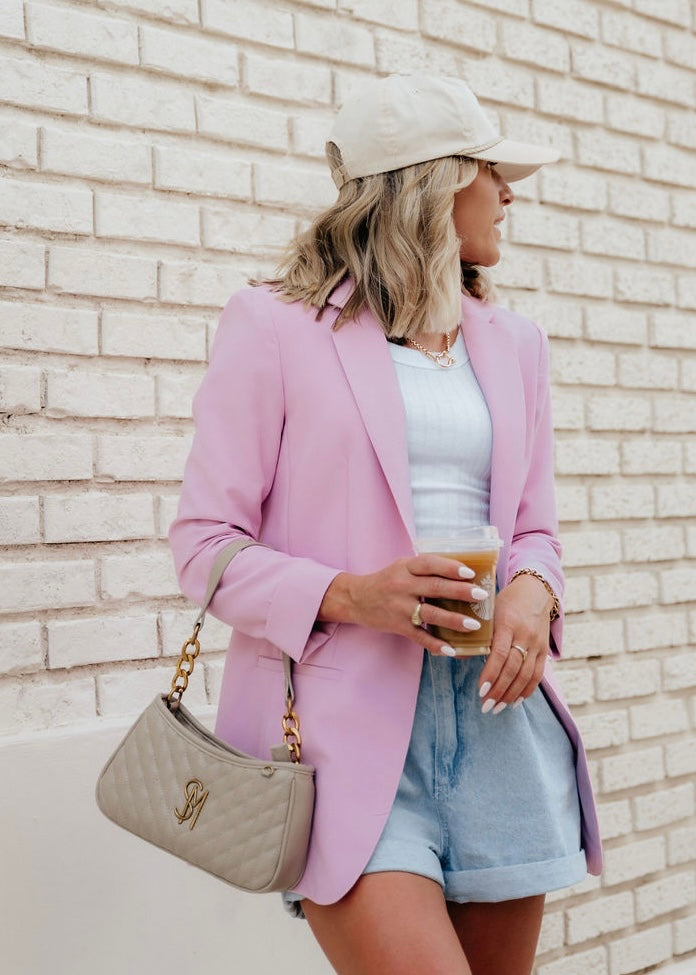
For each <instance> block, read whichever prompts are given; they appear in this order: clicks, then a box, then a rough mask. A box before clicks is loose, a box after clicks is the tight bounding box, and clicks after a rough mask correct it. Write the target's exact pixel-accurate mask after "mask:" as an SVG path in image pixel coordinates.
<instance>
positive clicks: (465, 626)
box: [317, 554, 487, 657]
mask: <svg viewBox="0 0 696 975" xmlns="http://www.w3.org/2000/svg"><path fill="white" fill-rule="evenodd" d="M473 577H474V572H473V571H472V570H471V569H470V568H468V566H466V565H462V563H461V562H458V561H457V560H456V559H448V558H445V557H444V556H441V555H430V554H427V555H414V556H411V557H410V558H404V559H397V560H396V562H392V564H391V565H388V566H387V567H386V568H385V569H382V570H380V571H379V572H373V573H370V574H368V575H352V574H350V573H348V572H340V573H339V574H338V575H337V576H336V577H335V579H334V580H333V582H332V583H331V585H330V586H329V588H328V589H327V590H326V593H325V595H324V599H323V601H322V604H321V606H320V607H319V613H318V615H317V619H318V620H322V621H325V622H338V623H357V624H359V625H360V626H368V627H370V628H371V629H373V630H379V631H380V632H382V633H398V634H399V635H400V636H405V637H408V639H409V640H413V641H414V643H418V644H419V645H420V646H421V647H425V649H426V650H428V651H430V653H433V654H438V655H440V654H444V655H446V656H448V657H453V656H454V655H455V651H454V650H453V649H452V647H449V646H447V645H446V644H443V642H442V640H438V639H437V637H436V636H434V635H433V634H432V633H428V631H427V630H425V629H423V628H422V627H421V626H416V625H414V623H412V622H411V615H412V614H413V612H414V610H415V609H416V606H418V605H420V618H421V621H422V622H423V623H429V624H435V625H436V626H446V627H448V628H449V629H451V630H460V631H461V632H465V631H471V630H474V629H479V628H480V623H478V621H477V620H472V619H469V617H467V616H461V615H459V614H458V613H451V612H449V611H448V610H445V609H440V608H439V607H438V606H432V605H430V603H422V604H421V599H459V600H462V601H464V602H478V601H481V600H484V599H485V598H486V597H487V593H486V591H485V590H484V589H479V588H478V587H476V586H475V585H472V584H471V583H470V582H465V581H463V580H464V579H472V578H473Z"/></svg>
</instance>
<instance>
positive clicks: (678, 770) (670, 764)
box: [665, 737, 696, 778]
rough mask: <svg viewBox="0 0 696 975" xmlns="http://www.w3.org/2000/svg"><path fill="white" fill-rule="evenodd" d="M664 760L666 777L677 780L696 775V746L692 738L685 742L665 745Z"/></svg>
mask: <svg viewBox="0 0 696 975" xmlns="http://www.w3.org/2000/svg"><path fill="white" fill-rule="evenodd" d="M665 759H666V763H667V775H668V776H669V777H670V778H678V777H679V776H682V775H691V776H693V775H695V774H696V745H694V740H693V737H690V738H687V739H686V740H685V741H675V742H670V743H669V744H667V746H666V748H665Z"/></svg>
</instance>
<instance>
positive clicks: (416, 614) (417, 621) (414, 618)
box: [411, 600, 423, 626]
mask: <svg viewBox="0 0 696 975" xmlns="http://www.w3.org/2000/svg"><path fill="white" fill-rule="evenodd" d="M421 605H422V603H421V602H420V600H419V601H418V602H417V603H416V608H415V609H414V610H413V612H412V613H411V622H412V623H413V625H414V626H422V625H423V620H422V619H421V614H420V613H421Z"/></svg>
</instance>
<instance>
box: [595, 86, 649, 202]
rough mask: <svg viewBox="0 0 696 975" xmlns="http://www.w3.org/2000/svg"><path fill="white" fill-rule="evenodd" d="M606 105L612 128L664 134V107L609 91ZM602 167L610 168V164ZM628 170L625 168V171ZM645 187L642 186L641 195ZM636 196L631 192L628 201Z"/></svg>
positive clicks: (636, 133) (631, 200)
mask: <svg viewBox="0 0 696 975" xmlns="http://www.w3.org/2000/svg"><path fill="white" fill-rule="evenodd" d="M606 106H607V122H608V124H609V127H610V128H612V129H617V130H618V131H619V132H630V133H631V134H632V135H639V136H644V137H646V138H649V139H660V138H662V137H663V136H664V132H665V113H664V109H662V108H661V107H659V106H657V105H651V104H650V102H649V101H647V100H646V99H638V98H635V97H634V96H633V95H617V94H615V93H608V94H607V99H606ZM629 158H630V160H631V164H633V162H634V157H633V155H631V156H630V157H629ZM639 165H640V161H639ZM601 168H609V166H605V167H601ZM626 171H627V170H626V169H624V172H626ZM643 189H644V188H643V187H641V195H642V193H643ZM635 198H636V194H635V193H631V195H630V201H626V203H627V204H628V203H629V202H630V203H633V202H634V200H635ZM632 215H634V214H628V216H632Z"/></svg>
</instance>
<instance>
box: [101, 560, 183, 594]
mask: <svg viewBox="0 0 696 975" xmlns="http://www.w3.org/2000/svg"><path fill="white" fill-rule="evenodd" d="M100 566H101V585H100V593H101V596H102V598H103V599H144V598H148V597H159V596H178V595H179V584H178V582H177V579H176V573H175V572H174V563H173V561H172V556H171V553H170V552H169V551H168V550H167V549H164V550H163V551H154V552H132V553H130V554H129V555H124V556H116V555H115V556H111V557H107V558H104V559H101V562H100Z"/></svg>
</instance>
